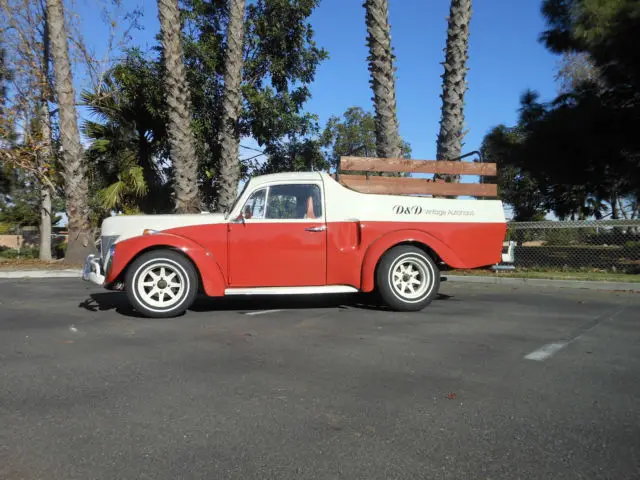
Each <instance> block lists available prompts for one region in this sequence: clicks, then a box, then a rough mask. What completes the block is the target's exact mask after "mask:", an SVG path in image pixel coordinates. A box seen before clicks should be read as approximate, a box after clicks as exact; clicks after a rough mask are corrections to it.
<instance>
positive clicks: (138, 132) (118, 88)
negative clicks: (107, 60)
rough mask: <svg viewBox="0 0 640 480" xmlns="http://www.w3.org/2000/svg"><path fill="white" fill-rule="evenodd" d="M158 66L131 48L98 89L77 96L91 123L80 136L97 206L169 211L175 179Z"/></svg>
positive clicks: (131, 210)
mask: <svg viewBox="0 0 640 480" xmlns="http://www.w3.org/2000/svg"><path fill="white" fill-rule="evenodd" d="M163 74H164V67H163V65H162V64H161V63H160V62H154V61H149V60H147V59H145V58H144V57H143V55H142V53H141V52H140V51H139V50H131V51H129V52H128V53H127V56H126V57H125V59H124V60H123V61H122V62H121V63H119V64H117V65H115V66H114V67H112V68H111V69H110V70H108V71H107V72H106V73H105V75H104V77H103V81H102V85H99V88H98V89H96V91H87V90H85V91H83V92H82V95H81V98H82V100H83V102H84V104H85V105H87V106H88V107H89V110H90V113H91V114H92V116H93V117H94V118H95V120H86V121H85V122H84V124H83V133H84V134H85V135H86V136H87V137H88V138H89V139H91V140H92V144H91V146H90V147H89V149H88V150H87V158H88V160H89V164H90V174H91V175H90V176H91V180H92V189H93V190H94V191H97V197H96V198H95V200H96V202H97V205H96V207H97V208H98V209H99V210H100V211H102V214H103V215H106V214H108V212H109V211H110V210H122V211H124V212H127V213H131V212H143V213H166V212H169V211H170V210H171V207H172V205H171V199H170V192H171V185H170V184H169V183H168V182H167V181H166V179H167V178H171V177H172V176H173V173H172V170H171V168H172V166H171V162H170V156H169V145H168V135H167V113H166V110H167V106H166V102H165V100H164V95H163V86H162V83H161V81H160V80H159V79H161V78H162V76H163Z"/></svg>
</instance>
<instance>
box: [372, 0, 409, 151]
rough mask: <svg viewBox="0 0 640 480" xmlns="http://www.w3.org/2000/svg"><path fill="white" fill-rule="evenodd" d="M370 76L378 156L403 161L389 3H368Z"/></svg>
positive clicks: (373, 0)
mask: <svg viewBox="0 0 640 480" xmlns="http://www.w3.org/2000/svg"><path fill="white" fill-rule="evenodd" d="M364 8H365V12H366V15H365V19H366V24H367V46H368V47H369V56H368V57H367V60H368V62H369V72H370V75H371V80H370V84H371V88H372V90H373V105H374V108H375V112H376V115H375V120H376V123H375V127H376V129H375V132H376V154H377V156H378V157H380V158H398V157H400V153H401V152H400V149H401V145H400V134H399V127H398V117H397V111H396V86H395V78H394V76H395V68H394V66H393V61H394V55H393V50H392V47H391V25H390V24H389V5H388V1H387V0H365V2H364Z"/></svg>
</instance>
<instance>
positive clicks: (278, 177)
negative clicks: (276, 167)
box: [250, 172, 322, 186]
mask: <svg viewBox="0 0 640 480" xmlns="http://www.w3.org/2000/svg"><path fill="white" fill-rule="evenodd" d="M321 178H322V173H321V172H284V173H270V174H268V175H258V176H257V177H251V179H250V181H251V185H252V186H258V185H263V184H265V183H271V182H282V181H285V182H286V181H291V180H296V181H303V182H304V181H318V180H320V179H321Z"/></svg>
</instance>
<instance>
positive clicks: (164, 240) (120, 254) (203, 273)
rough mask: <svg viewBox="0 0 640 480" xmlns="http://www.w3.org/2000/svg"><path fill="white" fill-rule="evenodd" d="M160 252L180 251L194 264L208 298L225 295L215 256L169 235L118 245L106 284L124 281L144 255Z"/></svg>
mask: <svg viewBox="0 0 640 480" xmlns="http://www.w3.org/2000/svg"><path fill="white" fill-rule="evenodd" d="M161 248H170V249H173V250H177V251H179V252H181V253H183V254H184V255H185V256H186V257H187V258H189V259H190V260H191V261H192V262H193V263H194V265H195V266H196V268H197V269H198V271H199V273H200V278H201V279H202V287H203V289H204V291H205V293H206V294H207V295H209V296H212V297H215V296H222V295H224V290H225V288H226V281H225V277H224V275H223V273H222V269H221V268H220V265H219V264H218V262H217V260H216V258H215V257H214V256H213V254H212V253H211V252H210V251H208V250H206V249H205V248H204V247H202V245H200V244H198V243H196V242H194V241H193V240H190V239H188V238H185V237H181V236H179V235H174V234H170V233H154V234H151V235H142V236H138V237H133V238H128V239H126V240H123V241H121V242H118V243H116V247H115V254H114V256H113V259H112V262H111V268H110V269H109V272H108V274H107V278H106V280H105V283H106V284H109V283H112V282H114V281H115V280H116V279H118V278H119V277H121V276H122V274H124V272H125V270H126V268H127V266H128V265H130V264H131V262H132V261H133V260H134V259H135V258H137V257H138V256H139V255H141V254H142V253H144V252H146V251H149V250H155V249H161Z"/></svg>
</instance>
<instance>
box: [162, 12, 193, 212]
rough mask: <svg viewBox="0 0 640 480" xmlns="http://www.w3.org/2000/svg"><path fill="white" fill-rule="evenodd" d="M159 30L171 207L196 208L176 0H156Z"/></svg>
mask: <svg viewBox="0 0 640 480" xmlns="http://www.w3.org/2000/svg"><path fill="white" fill-rule="evenodd" d="M158 16H159V18H160V29H161V31H162V46H163V47H164V62H165V67H166V73H165V88H166V95H167V105H168V107H169V128H168V135H169V145H170V147H171V159H172V162H173V168H174V179H173V182H174V186H173V189H174V193H175V211H176V212H177V213H189V212H191V213H193V212H199V211H200V199H199V196H198V159H197V158H196V148H195V144H194V137H193V132H192V131H191V98H190V91H189V84H188V83H187V76H186V72H185V67H184V60H183V53H182V43H181V40H180V32H181V25H180V11H179V10H178V1H177V0H158Z"/></svg>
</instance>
